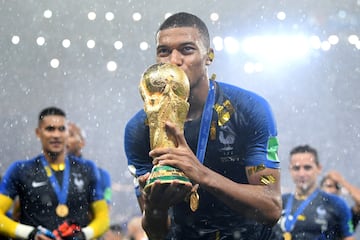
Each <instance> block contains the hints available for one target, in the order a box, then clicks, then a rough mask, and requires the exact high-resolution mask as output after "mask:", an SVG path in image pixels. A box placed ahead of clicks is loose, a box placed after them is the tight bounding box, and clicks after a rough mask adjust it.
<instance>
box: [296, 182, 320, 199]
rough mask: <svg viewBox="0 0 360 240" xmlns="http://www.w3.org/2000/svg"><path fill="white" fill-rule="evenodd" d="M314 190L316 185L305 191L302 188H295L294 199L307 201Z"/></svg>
mask: <svg viewBox="0 0 360 240" xmlns="http://www.w3.org/2000/svg"><path fill="white" fill-rule="evenodd" d="M315 190H316V185H315V186H313V187H311V188H307V189H303V188H297V189H296V191H295V198H296V199H297V200H305V199H307V198H308V197H309V196H310V195H311V194H312V193H313V192H314V191H315Z"/></svg>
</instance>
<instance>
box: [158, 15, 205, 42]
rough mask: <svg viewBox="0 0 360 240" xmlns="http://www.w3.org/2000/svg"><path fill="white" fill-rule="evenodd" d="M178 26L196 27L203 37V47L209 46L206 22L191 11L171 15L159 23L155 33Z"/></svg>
mask: <svg viewBox="0 0 360 240" xmlns="http://www.w3.org/2000/svg"><path fill="white" fill-rule="evenodd" d="M178 27H193V28H196V29H197V30H198V31H199V33H200V35H201V38H202V39H203V42H204V45H205V47H206V48H209V47H210V35H209V30H208V28H207V26H206V24H205V23H204V22H203V21H202V20H201V19H200V18H199V17H197V16H195V15H193V14H191V13H186V12H179V13H175V14H173V15H171V16H170V17H168V18H167V19H166V20H165V21H164V22H163V23H162V24H161V25H160V27H159V29H158V31H157V33H158V32H159V31H161V30H165V29H169V28H178Z"/></svg>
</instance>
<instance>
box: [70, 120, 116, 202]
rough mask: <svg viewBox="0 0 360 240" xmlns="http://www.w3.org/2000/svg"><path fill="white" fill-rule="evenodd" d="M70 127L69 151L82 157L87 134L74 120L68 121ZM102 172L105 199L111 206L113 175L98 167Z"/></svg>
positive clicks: (101, 179) (101, 178)
mask: <svg viewBox="0 0 360 240" xmlns="http://www.w3.org/2000/svg"><path fill="white" fill-rule="evenodd" d="M68 128H69V139H68V143H67V145H66V148H67V153H68V154H69V155H74V156H76V157H82V149H83V148H84V147H85V134H84V133H83V131H81V129H80V128H79V126H77V125H76V124H75V123H73V122H69V123H68ZM98 170H99V173H100V183H101V188H102V190H103V192H104V199H105V200H106V202H107V204H108V205H109V206H111V197H112V190H111V177H110V174H109V172H108V171H106V170H105V169H103V168H100V167H98Z"/></svg>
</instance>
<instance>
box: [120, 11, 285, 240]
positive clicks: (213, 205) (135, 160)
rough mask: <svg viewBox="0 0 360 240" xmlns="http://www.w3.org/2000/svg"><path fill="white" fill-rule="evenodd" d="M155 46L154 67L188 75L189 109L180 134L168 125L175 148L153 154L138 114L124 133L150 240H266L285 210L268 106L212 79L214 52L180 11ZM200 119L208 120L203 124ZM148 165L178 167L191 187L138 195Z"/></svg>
mask: <svg viewBox="0 0 360 240" xmlns="http://www.w3.org/2000/svg"><path fill="white" fill-rule="evenodd" d="M156 46H157V47H156V61H157V62H158V63H171V64H174V65H177V66H178V67H180V68H181V69H182V70H184V72H185V73H186V75H187V77H188V79H189V83H190V96H189V99H188V102H189V104H190V108H189V112H188V114H187V120H186V122H185V126H184V133H183V132H182V131H180V130H179V129H178V128H177V127H175V124H174V123H171V122H167V123H166V127H167V132H168V134H170V135H171V136H172V137H174V139H175V140H176V142H177V146H176V147H175V148H155V149H153V150H151V151H150V142H149V141H150V140H149V127H148V125H147V121H146V114H145V112H144V111H143V110H140V111H139V112H138V113H137V114H136V115H135V116H134V117H133V118H132V119H131V120H130V121H129V122H128V123H127V126H126V129H125V139H124V141H125V151H126V155H127V159H128V166H129V170H130V171H131V173H132V174H133V175H134V176H135V177H136V179H137V180H138V182H139V187H138V188H137V189H136V192H137V196H138V198H139V202H140V207H141V209H142V210H143V219H142V224H143V227H144V229H145V230H146V232H147V235H148V237H149V239H164V238H168V239H259V240H260V239H262V240H265V239H269V236H270V234H271V226H272V225H274V224H275V223H276V222H277V220H278V218H279V217H280V214H281V206H282V205H281V194H280V170H279V160H278V157H277V150H278V141H277V130H276V124H275V120H274V118H273V114H272V111H271V109H270V106H269V105H268V103H267V102H266V100H264V99H263V98H262V97H260V96H258V95H256V94H254V93H252V92H249V91H246V90H244V89H241V88H238V87H235V86H231V85H228V84H225V83H220V82H215V81H213V80H209V77H208V72H207V68H208V66H209V65H210V64H211V62H212V61H213V58H214V52H213V50H212V49H211V48H210V37H209V33H208V29H207V27H206V25H205V23H204V22H203V21H202V20H201V19H199V18H198V17H197V16H194V15H192V14H189V13H184V12H181V13H177V14H174V15H172V16H170V17H169V18H167V19H166V20H165V21H164V23H163V24H161V26H160V28H159V29H158V31H157V34H156ZM203 116H210V118H208V117H206V118H207V119H208V120H206V121H203V120H202V118H203ZM205 128H207V129H209V130H208V131H206V130H203V129H205ZM199 138H200V140H199V142H201V144H197V143H198V139H199ZM204 142H205V144H204ZM199 152H204V153H205V154H204V155H203V154H197V153H199ZM153 165H169V166H173V167H176V168H178V169H180V170H181V171H182V172H184V173H185V175H186V176H187V177H188V178H189V179H190V180H191V183H179V182H178V181H174V182H172V183H170V184H162V183H160V182H158V181H155V182H154V183H153V184H152V185H151V189H150V190H148V191H146V192H145V191H142V190H143V187H144V184H145V182H146V180H147V178H148V177H149V172H150V171H151V169H152V167H153ZM195 191H196V192H197V194H198V195H197V194H194V196H195V197H197V199H196V198H195V201H198V209H197V210H196V209H193V211H192V210H191V209H190V207H189V200H188V196H189V194H191V195H192V193H194V192H195ZM184 199H186V200H185V201H184ZM193 200H194V199H193ZM195 205H196V204H195Z"/></svg>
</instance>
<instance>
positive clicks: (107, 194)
mask: <svg viewBox="0 0 360 240" xmlns="http://www.w3.org/2000/svg"><path fill="white" fill-rule="evenodd" d="M98 169H99V173H100V182H101V188H102V189H103V192H104V199H105V200H106V202H107V203H108V204H110V203H111V198H112V191H111V177H110V174H109V172H108V171H106V170H105V169H102V168H98Z"/></svg>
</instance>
